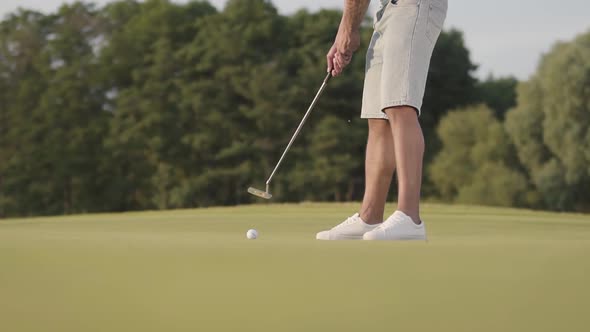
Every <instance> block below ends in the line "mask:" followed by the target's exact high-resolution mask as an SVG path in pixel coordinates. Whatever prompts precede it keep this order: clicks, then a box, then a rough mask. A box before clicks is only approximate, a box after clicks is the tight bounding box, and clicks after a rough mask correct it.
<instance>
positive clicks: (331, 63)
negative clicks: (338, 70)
mask: <svg viewBox="0 0 590 332" xmlns="http://www.w3.org/2000/svg"><path fill="white" fill-rule="evenodd" d="M335 53H336V48H335V47H334V46H332V47H331V48H330V50H329V51H328V54H326V62H327V64H328V72H330V71H331V70H332V69H333V68H334V54H335Z"/></svg>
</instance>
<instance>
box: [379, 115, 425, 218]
mask: <svg viewBox="0 0 590 332" xmlns="http://www.w3.org/2000/svg"><path fill="white" fill-rule="evenodd" d="M385 113H386V114H387V116H388V117H389V124H390V128H391V133H392V135H393V143H394V150H395V161H396V166H397V179H398V203H397V209H398V210H400V211H402V212H404V213H405V214H407V215H408V216H410V217H411V218H412V220H413V221H414V223H420V222H421V221H420V209H419V204H420V187H421V185H422V158H423V156H424V136H423V135H422V128H421V127H420V123H419V122H418V115H417V114H416V110H415V109H414V108H412V107H409V106H399V107H391V108H388V109H386V110H385Z"/></svg>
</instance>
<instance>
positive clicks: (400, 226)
mask: <svg viewBox="0 0 590 332" xmlns="http://www.w3.org/2000/svg"><path fill="white" fill-rule="evenodd" d="M363 240H390V241H391V240H423V241H425V240H426V227H425V226H424V222H421V223H420V225H416V224H415V223H414V221H412V218H410V217H409V216H408V215H406V214H405V213H403V212H402V211H395V212H394V213H393V214H392V215H391V216H390V217H389V218H387V220H385V221H384V222H383V223H382V224H381V225H379V227H377V228H375V229H374V230H372V231H370V232H367V233H365V235H363Z"/></svg>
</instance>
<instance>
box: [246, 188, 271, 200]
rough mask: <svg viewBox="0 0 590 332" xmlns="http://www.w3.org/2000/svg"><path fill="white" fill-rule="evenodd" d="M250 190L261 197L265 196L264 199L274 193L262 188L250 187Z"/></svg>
mask: <svg viewBox="0 0 590 332" xmlns="http://www.w3.org/2000/svg"><path fill="white" fill-rule="evenodd" d="M248 192H249V193H250V194H252V195H254V196H258V197H260V198H264V199H270V198H271V197H272V195H271V194H270V193H269V192H266V191H263V190H260V189H256V188H252V187H250V188H248Z"/></svg>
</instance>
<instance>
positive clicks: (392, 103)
mask: <svg viewBox="0 0 590 332" xmlns="http://www.w3.org/2000/svg"><path fill="white" fill-rule="evenodd" d="M397 106H410V107H412V108H414V109H415V110H416V112H417V113H418V116H420V114H422V111H421V110H420V106H418V103H413V102H410V101H408V100H400V101H390V102H387V103H383V104H381V113H383V114H385V112H383V111H384V110H385V109H386V108H390V107H397Z"/></svg>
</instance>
